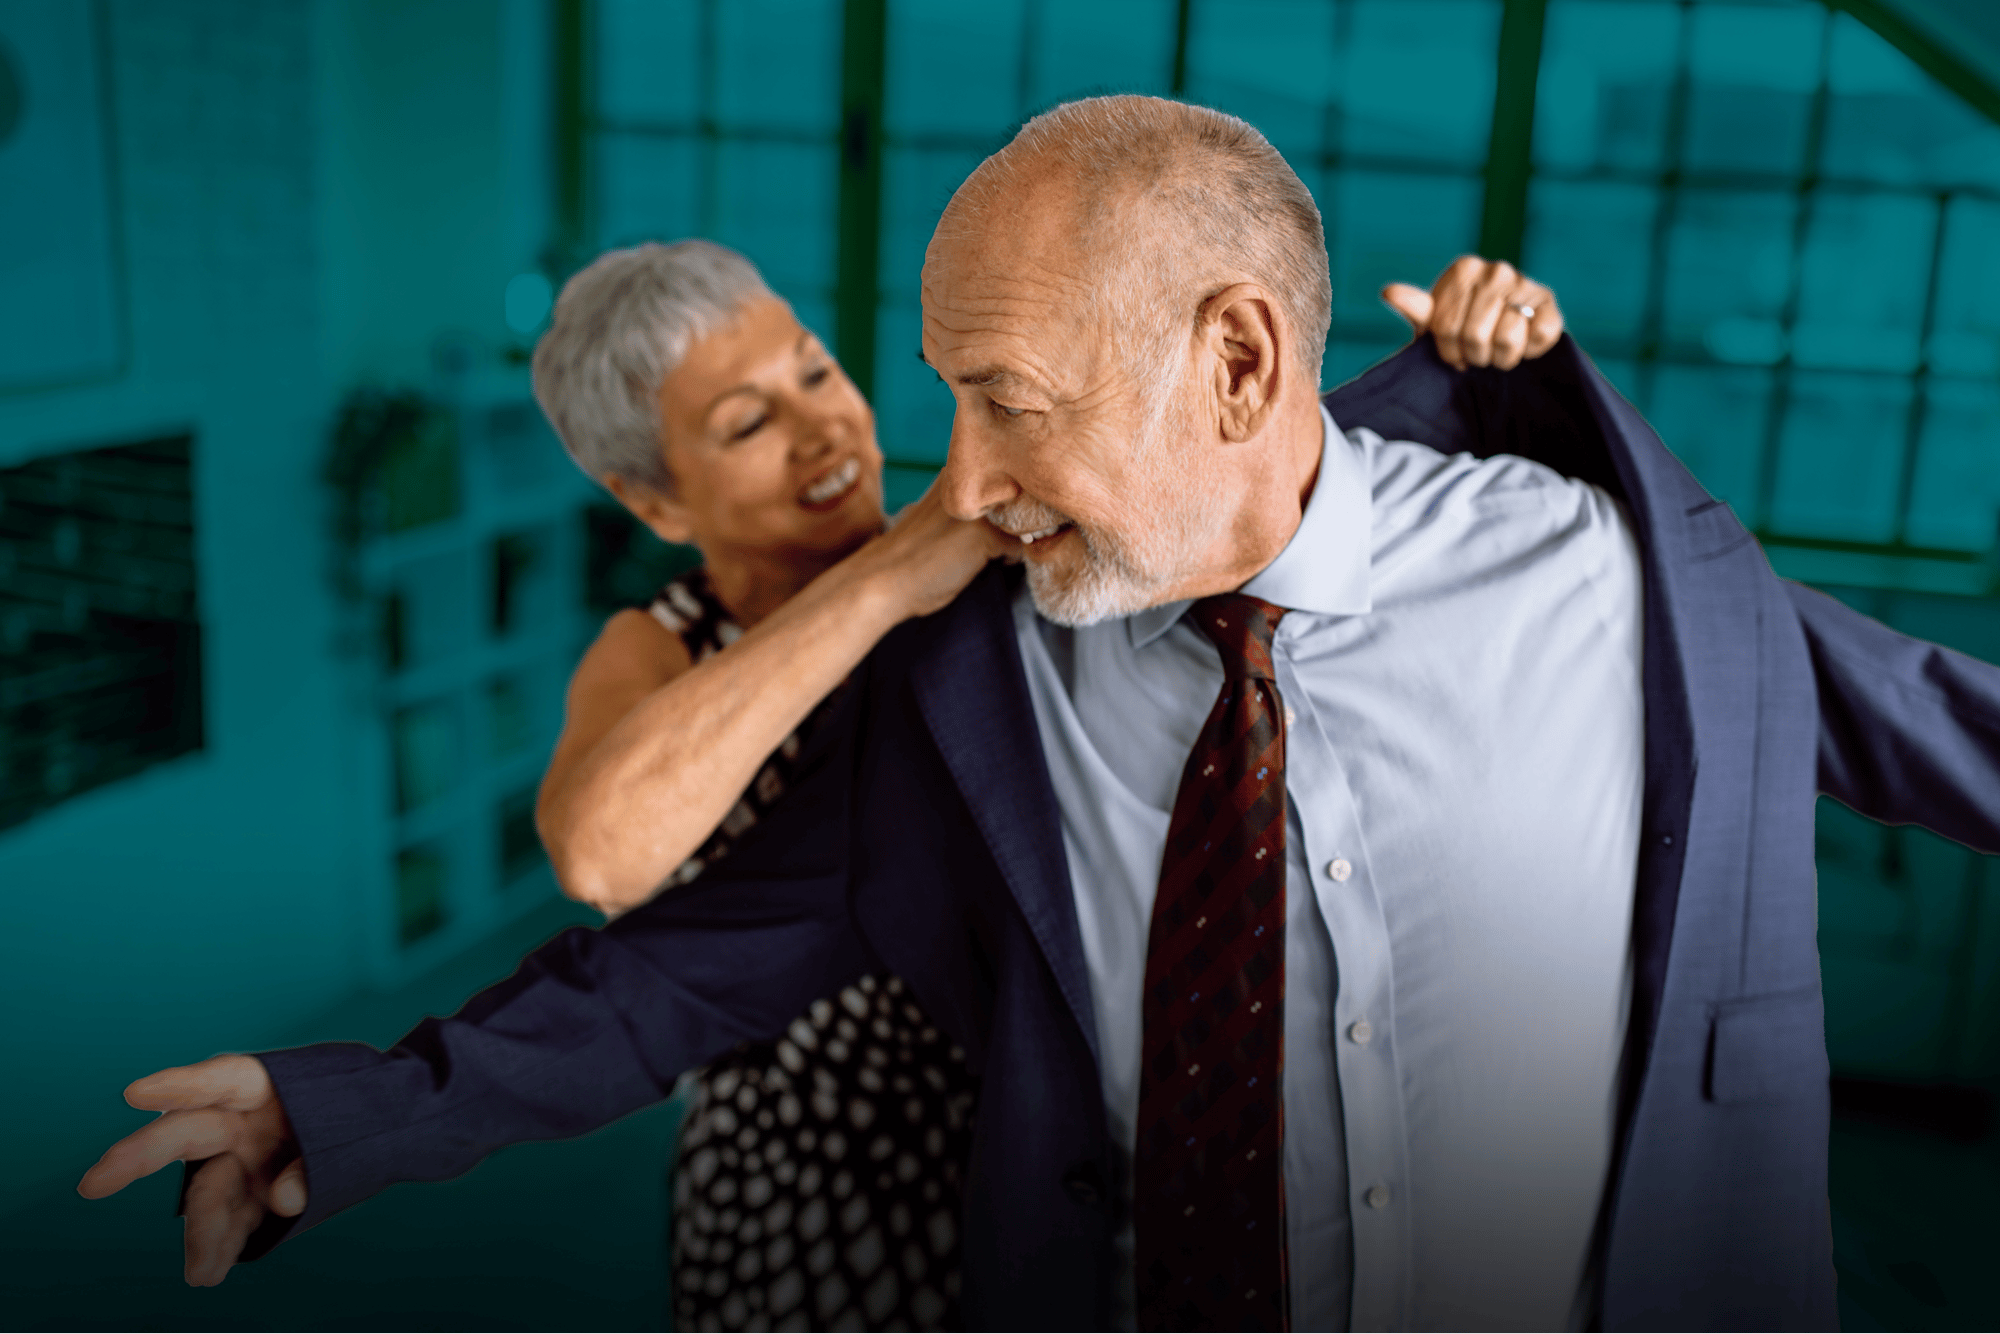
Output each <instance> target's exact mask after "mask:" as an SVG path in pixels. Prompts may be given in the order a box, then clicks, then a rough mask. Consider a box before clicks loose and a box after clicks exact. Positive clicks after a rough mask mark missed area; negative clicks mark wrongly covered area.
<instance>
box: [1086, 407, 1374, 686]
mask: <svg viewBox="0 0 2000 1334" xmlns="http://www.w3.org/2000/svg"><path fill="white" fill-rule="evenodd" d="M1319 418H1320V433H1321V434H1320V452H1319V478H1318V480H1317V481H1315V482H1314V483H1313V493H1312V496H1311V497H1310V498H1309V499H1308V500H1307V501H1306V510H1305V513H1304V514H1302V515H1300V516H1299V526H1298V530H1297V531H1296V532H1294V533H1293V534H1292V540H1291V541H1290V542H1288V543H1286V544H1285V549H1284V550H1283V551H1281V552H1279V553H1278V558H1277V559H1276V560H1274V561H1272V562H1271V563H1270V564H1269V565H1266V566H1265V567H1264V568H1263V569H1262V570H1260V571H1258V572H1257V574H1256V575H1255V576H1254V577H1253V578H1252V579H1251V580H1250V581H1249V582H1248V583H1246V584H1244V585H1243V587H1242V589H1241V590H1240V591H1242V592H1245V593H1248V594H1250V595H1251V596H1252V597H1260V598H1262V599H1264V601H1266V602H1269V603H1273V604H1274V605H1276V606H1280V607H1284V608H1286V609H1288V610H1290V611H1304V612H1314V613H1318V614H1320V615H1326V616H1358V615H1361V614H1362V613H1364V612H1366V611H1368V610H1369V609H1370V608H1371V607H1372V606H1373V605H1374V603H1373V600H1372V597H1371V595H1370V592H1369V586H1368V556H1369V548H1370V543H1371V534H1370V529H1371V525H1372V522H1373V502H1372V497H1371V492H1372V490H1373V487H1372V485H1371V483H1370V475H1371V469H1370V459H1369V454H1370V453H1371V445H1372V442H1371V440H1370V439H1369V437H1368V436H1367V435H1366V434H1364V435H1363V436H1362V437H1361V439H1360V440H1358V441H1357V440H1350V439H1348V438H1347V435H1346V433H1345V432H1343V431H1342V430H1341V429H1340V428H1339V427H1338V426H1336V425H1335V424H1334V420H1333V414H1332V413H1330V412H1328V411H1327V410H1326V407H1325V405H1324V404H1322V405H1321V407H1320V410H1319ZM1192 605H1193V602H1192V601H1183V602H1168V603H1164V604H1162V605H1161V606H1158V607H1148V608H1146V609H1145V610H1144V611H1140V612H1134V613H1133V614H1132V615H1130V616H1128V617H1126V618H1125V629H1126V633H1127V634H1128V635H1130V636H1131V641H1132V647H1133V648H1144V647H1145V646H1146V645H1148V644H1150V643H1152V642H1153V641H1154V640H1155V639H1158V638H1159V637H1160V636H1161V635H1163V634H1165V633H1166V632H1167V631H1168V630H1170V629H1172V628H1173V624H1174V622H1175V621H1178V620H1179V619H1180V618H1181V614H1182V613H1183V612H1185V611H1186V610H1187V609H1188V608H1189V607H1190V606H1192Z"/></svg>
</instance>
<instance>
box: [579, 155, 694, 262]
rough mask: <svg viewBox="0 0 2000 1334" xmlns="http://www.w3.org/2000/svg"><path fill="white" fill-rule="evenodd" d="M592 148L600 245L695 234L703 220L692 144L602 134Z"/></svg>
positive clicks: (672, 239)
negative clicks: (700, 221) (700, 220)
mask: <svg viewBox="0 0 2000 1334" xmlns="http://www.w3.org/2000/svg"><path fill="white" fill-rule="evenodd" d="M593 148H594V152H593V153H592V157H593V159H594V162H593V164H592V165H593V167H594V169H595V171H594V175H595V185H596V205H597V236H598V244H600V245H605V246H616V245H631V244H633V243H634V242H637V241H675V240H679V239H680V238H681V237H683V236H692V235H694V233H695V231H696V229H697V226H698V219H699V218H700V216H701V215H700V204H701V200H700V194H701V171H700V158H699V155H698V154H699V149H698V147H697V145H696V143H695V141H694V140H692V139H655V138H651V137H642V136H639V135H631V134H599V135H597V136H596V137H595V143H594V145H593Z"/></svg>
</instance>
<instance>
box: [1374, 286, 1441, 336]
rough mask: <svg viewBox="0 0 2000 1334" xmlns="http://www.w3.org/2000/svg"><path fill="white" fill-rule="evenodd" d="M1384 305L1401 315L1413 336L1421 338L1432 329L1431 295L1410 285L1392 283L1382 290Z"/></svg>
mask: <svg viewBox="0 0 2000 1334" xmlns="http://www.w3.org/2000/svg"><path fill="white" fill-rule="evenodd" d="M1382 304H1383V305H1385V306H1387V307H1388V308H1389V309H1391V310H1393V311H1395V312H1396V313H1397V314H1398V315H1401V316H1402V317H1403V319H1404V320H1405V321H1406V322H1407V323H1408V324H1409V326H1410V333H1411V335H1412V336H1417V337H1420V336H1422V334H1423V333H1424V331H1425V330H1427V329H1429V328H1430V327H1431V306H1432V302H1431V294H1430V293H1429V292H1426V291H1425V290H1424V289H1423V288H1421V287H1412V286H1410V285H1409V284H1408V283H1390V284H1389V285H1388V286H1387V287H1385V288H1383V289H1382Z"/></svg>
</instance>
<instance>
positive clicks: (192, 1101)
mask: <svg viewBox="0 0 2000 1334" xmlns="http://www.w3.org/2000/svg"><path fill="white" fill-rule="evenodd" d="M270 1099H271V1076H270V1075H269V1074H268V1073H266V1072H265V1070H264V1063H263V1062H262V1061H260V1060H258V1059H257V1058H256V1057H254V1056H211V1057H210V1058H209V1059H207V1060H205V1061H202V1062H199V1063H198V1064H195V1065H177V1066H174V1067H173V1068H172V1069H168V1070H161V1071H157V1072H156V1073H154V1074H150V1075H147V1076H146V1077H145V1078H144V1079H139V1080H134V1081H133V1082H132V1083H131V1084H130V1085H128V1086H127V1087H126V1089H125V1101H126V1102H128V1103H130V1104H131V1105H132V1106H134V1107H137V1108H139V1109H141V1110H142V1111H148V1112H171V1111H178V1110H182V1109H186V1108H193V1107H223V1108H227V1109H228V1110H230V1111H232V1112H249V1111H255V1110H256V1109H257V1108H259V1107H261V1106H263V1105H264V1104H265V1103H267V1102H269V1101H270Z"/></svg>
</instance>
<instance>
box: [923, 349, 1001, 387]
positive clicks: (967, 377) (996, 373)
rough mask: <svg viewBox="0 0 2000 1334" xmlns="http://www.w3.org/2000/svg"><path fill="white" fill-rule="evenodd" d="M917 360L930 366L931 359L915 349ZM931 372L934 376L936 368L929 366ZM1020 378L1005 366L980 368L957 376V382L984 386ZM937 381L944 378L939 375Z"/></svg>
mask: <svg viewBox="0 0 2000 1334" xmlns="http://www.w3.org/2000/svg"><path fill="white" fill-rule="evenodd" d="M917 360H918V361H921V362H923V363H924V365H926V366H930V364H931V359H930V358H929V357H927V356H925V355H924V350H923V349H922V348H918V349H917ZM931 371H932V373H933V374H936V371H937V367H935V366H931ZM1020 378H1021V377H1020V376H1019V375H1016V374H1015V373H1014V372H1013V371H1010V370H1008V369H1007V368H1006V367H1005V366H981V367H980V368H979V369H978V370H976V371H967V372H966V373H965V374H963V375H961V376H959V377H958V382H959V383H960V384H975V385H984V384H999V383H1001V382H1002V381H1005V380H1018V379H1020ZM938 379H939V380H943V379H944V376H942V375H939V376H938Z"/></svg>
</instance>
